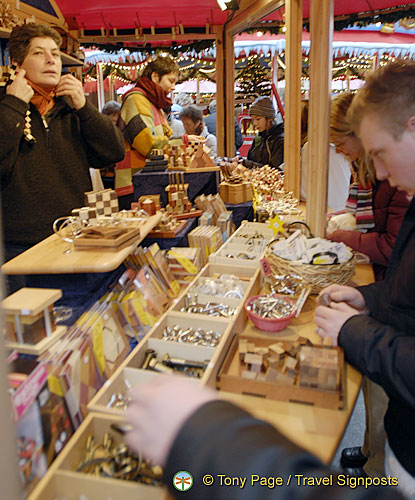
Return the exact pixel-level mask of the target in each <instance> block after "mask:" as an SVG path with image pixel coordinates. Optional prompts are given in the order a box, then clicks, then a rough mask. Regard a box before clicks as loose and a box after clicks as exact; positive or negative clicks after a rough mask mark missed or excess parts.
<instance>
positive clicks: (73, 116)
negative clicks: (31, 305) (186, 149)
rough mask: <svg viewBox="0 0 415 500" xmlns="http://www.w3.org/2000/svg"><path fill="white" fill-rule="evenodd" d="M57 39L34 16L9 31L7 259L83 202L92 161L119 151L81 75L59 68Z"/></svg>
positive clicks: (4, 111)
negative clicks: (87, 96) (13, 72)
mask: <svg viewBox="0 0 415 500" xmlns="http://www.w3.org/2000/svg"><path fill="white" fill-rule="evenodd" d="M60 44H61V37H60V35H59V33H57V31H55V30H54V29H52V28H50V27H48V26H43V25H39V24H33V23H30V24H25V25H23V26H20V27H16V28H15V29H14V30H13V32H12V34H11V37H10V58H11V60H12V62H13V63H14V64H16V66H17V72H16V75H15V79H14V80H13V81H11V82H10V83H9V84H8V85H7V86H6V87H5V88H3V89H1V90H2V93H1V94H0V175H1V198H2V200H1V201H2V217H3V233H4V240H5V251H6V252H5V253H6V260H8V259H10V258H12V257H14V256H16V255H18V254H19V253H21V252H22V251H24V250H25V249H27V248H28V247H30V246H32V245H34V244H36V243H38V242H39V241H41V240H42V239H44V238H45V237H47V236H49V235H50V234H51V233H52V224H53V221H54V220H55V219H56V218H58V217H62V216H65V215H70V214H71V210H72V209H73V208H76V207H81V206H83V205H84V192H85V191H89V190H91V180H90V176H89V167H97V168H98V167H104V166H105V165H111V164H113V163H115V162H117V161H120V160H122V158H123V157H124V144H123V139H122V136H121V133H120V131H119V130H118V129H116V127H114V126H113V124H112V123H111V120H110V119H109V118H108V117H107V116H104V115H102V114H100V113H99V112H98V110H97V109H96V108H95V106H93V105H91V104H89V103H88V102H87V101H86V99H85V95H84V91H83V88H82V83H81V82H80V81H79V80H77V79H76V78H75V77H73V76H72V75H70V74H66V75H61V70H62V62H61V58H60V51H59V47H60ZM28 118H29V119H30V120H29V121H30V127H28V126H27V123H28Z"/></svg>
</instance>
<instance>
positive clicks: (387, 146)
mask: <svg viewBox="0 0 415 500" xmlns="http://www.w3.org/2000/svg"><path fill="white" fill-rule="evenodd" d="M350 121H351V123H352V126H353V128H354V130H355V132H356V133H357V134H358V135H359V136H360V138H361V141H362V143H363V146H364V148H365V150H366V152H367V153H368V154H369V155H370V156H371V158H372V159H373V162H374V166H375V169H376V176H377V178H378V179H379V180H384V179H387V180H388V181H389V184H390V185H391V186H392V187H396V188H398V189H401V190H402V191H406V192H407V193H408V196H409V197H412V196H413V195H414V193H415V164H414V158H415V63H414V62H410V63H406V62H402V61H401V62H398V61H397V62H395V63H391V64H389V65H387V66H385V67H383V68H382V69H381V70H379V71H377V72H375V73H374V74H372V75H370V76H369V77H368V79H367V82H366V85H365V86H364V87H362V89H361V90H360V91H359V92H358V94H357V96H356V98H355V99H354V101H353V103H352V107H351V110H350ZM414 283H415V205H414V200H413V199H412V201H411V204H410V206H409V208H408V211H407V213H406V215H405V218H404V220H403V222H402V226H401V229H400V231H399V234H398V237H397V239H396V243H395V246H394V249H393V252H392V256H391V259H390V262H389V266H388V269H387V272H386V276H385V280H384V281H381V282H377V283H374V284H372V285H368V286H364V287H358V288H352V287H344V286H339V285H331V286H330V287H328V288H326V289H325V290H323V291H322V292H321V294H323V293H328V294H329V296H330V299H331V303H330V306H329V307H324V306H320V307H318V308H317V309H316V316H315V322H316V324H317V333H318V334H319V335H321V336H322V337H332V338H333V339H335V340H336V341H338V343H339V345H340V346H342V347H343V349H344V352H345V357H346V360H347V361H348V362H349V363H351V364H352V365H354V366H355V367H356V368H358V369H359V370H360V371H361V372H362V373H363V374H364V375H366V376H367V377H368V378H369V379H371V380H373V381H374V382H376V383H377V384H379V385H380V386H381V387H382V388H383V389H384V390H385V392H386V393H387V395H388V396H389V398H390V400H389V406H388V410H387V412H386V415H385V419H384V425H385V431H386V435H387V442H386V446H385V471H386V474H391V475H392V476H395V477H397V478H398V480H399V488H400V489H401V490H402V491H403V492H404V493H405V495H407V496H408V497H409V498H414V497H415V478H414V475H415V453H414V450H415V426H414V422H415V364H414V360H415V294H414Z"/></svg>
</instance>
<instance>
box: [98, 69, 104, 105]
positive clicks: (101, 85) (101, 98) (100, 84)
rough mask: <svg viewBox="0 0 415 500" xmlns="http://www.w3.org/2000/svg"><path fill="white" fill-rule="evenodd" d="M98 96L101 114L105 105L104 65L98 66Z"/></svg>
mask: <svg viewBox="0 0 415 500" xmlns="http://www.w3.org/2000/svg"><path fill="white" fill-rule="evenodd" d="M97 96H98V110H99V111H100V112H101V111H102V108H103V107H104V104H105V95H104V78H103V73H102V63H98V64H97Z"/></svg>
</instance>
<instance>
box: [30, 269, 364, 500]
mask: <svg viewBox="0 0 415 500" xmlns="http://www.w3.org/2000/svg"><path fill="white" fill-rule="evenodd" d="M222 273H226V274H234V275H236V276H238V277H239V278H240V279H241V280H243V281H245V283H246V284H247V286H246V287H245V293H244V296H243V298H242V300H241V302H240V304H239V306H238V310H237V313H236V315H235V316H234V318H233V319H230V318H218V317H210V316H205V315H201V314H194V313H191V314H188V313H185V312H180V309H181V306H182V303H183V300H184V299H183V295H181V296H180V297H178V298H177V299H176V300H175V301H174V302H173V304H172V306H171V308H170V309H169V311H167V312H166V313H165V314H164V315H163V316H162V317H161V318H160V319H159V320H158V322H157V323H156V324H155V325H154V326H153V328H152V329H151V330H150V331H149V332H148V334H147V335H146V336H145V337H144V338H143V339H142V341H141V342H140V343H139V345H138V346H137V347H136V348H135V349H134V350H133V351H132V352H131V353H130V355H129V356H128V357H127V358H126V360H125V361H124V362H123V364H122V365H121V366H120V367H119V368H118V369H117V370H116V371H115V372H114V374H113V375H112V376H111V377H110V378H109V379H108V380H107V382H105V384H104V386H103V387H102V388H101V390H100V391H99V392H98V393H97V394H96V396H95V397H94V398H93V399H92V400H91V402H90V403H89V405H88V411H89V412H90V413H89V415H88V416H87V418H86V419H85V421H84V422H83V424H82V425H81V426H80V428H79V429H78V430H77V432H76V433H75V434H74V436H73V437H72V439H71V441H70V442H69V443H68V445H67V446H66V447H65V449H64V450H63V451H62V453H61V454H60V455H59V456H58V458H57V459H56V460H55V462H54V463H53V464H52V466H51V468H50V470H49V471H48V473H47V474H46V475H45V477H44V478H43V479H42V480H41V482H40V483H39V484H38V485H37V487H36V488H35V490H34V491H33V493H32V494H31V495H30V496H29V500H38V499H39V500H40V499H42V500H49V499H52V498H54V497H55V496H57V495H59V494H61V492H62V491H63V490H62V488H64V487H65V485H68V484H69V482H70V481H73V484H74V488H73V489H71V490H70V491H69V492H68V491H64V492H65V494H66V496H68V495H69V496H68V498H69V499H70V500H72V498H73V500H75V499H77V498H78V496H77V495H79V492H82V493H84V494H86V495H87V496H88V498H89V499H90V500H98V499H100V498H102V491H105V493H106V494H107V495H109V494H113V496H114V497H117V498H118V497H122V498H125V499H127V500H128V499H129V498H132V497H131V496H130V495H132V494H134V495H135V497H136V495H137V493H138V491H139V490H140V491H139V493H140V498H149V499H153V498H160V496H159V495H160V494H164V493H165V492H164V490H163V489H159V488H154V487H149V486H143V485H139V484H136V483H128V482H126V481H120V480H116V479H108V478H102V477H94V476H88V475H86V474H83V473H81V472H75V470H76V468H77V467H78V466H79V463H80V462H81V461H82V458H83V453H84V449H85V444H86V440H87V438H88V436H90V435H93V436H94V437H96V438H97V439H101V438H102V437H103V435H104V433H105V431H107V430H108V429H109V428H110V424H111V423H114V422H115V423H117V422H118V423H120V422H123V421H124V420H123V411H124V410H122V409H115V408H110V407H109V403H110V400H111V397H113V396H114V395H115V394H117V395H118V394H119V393H124V392H125V391H126V390H127V388H128V387H129V386H130V385H136V384H140V383H145V382H146V381H147V380H149V379H151V378H152V377H153V376H155V375H156V373H155V372H153V371H148V370H143V369H141V366H142V363H143V361H144V358H145V356H146V350H147V349H154V350H155V351H156V353H157V357H158V359H160V358H162V356H163V355H164V354H165V353H167V352H168V353H169V355H171V356H178V357H181V358H186V359H191V360H194V361H206V370H205V372H204V374H203V376H202V378H200V379H195V383H199V384H202V385H206V386H210V387H215V385H216V384H217V376H218V372H219V370H220V369H221V367H222V366H224V364H225V363H224V359H225V356H226V354H227V353H228V352H229V347H230V345H231V343H232V341H233V340H234V339H236V341H238V339H239V338H240V337H241V336H246V337H249V338H250V339H251V340H253V341H254V342H255V341H257V342H258V343H263V344H264V343H265V344H267V343H270V342H273V343H274V342H278V341H291V342H295V341H296V340H297V339H298V338H299V337H302V338H306V339H309V340H310V341H311V342H312V343H313V344H316V345H320V344H321V340H320V338H319V337H318V336H317V334H316V333H315V331H314V330H315V325H314V323H313V316H314V308H315V299H316V297H315V296H312V297H310V298H309V299H308V300H307V302H306V304H305V307H304V309H303V311H302V313H301V314H300V316H299V318H298V319H294V320H293V321H292V322H291V323H290V325H289V326H288V327H287V328H286V329H285V330H283V331H281V332H279V333H273V334H269V333H264V332H261V331H259V330H258V329H257V328H255V327H254V325H253V324H252V323H251V322H250V321H248V320H247V318H246V313H245V310H244V307H243V304H244V303H245V302H246V300H247V298H248V297H250V296H253V295H256V294H258V292H259V291H260V290H261V281H260V280H261V275H260V272H259V270H258V269H253V268H247V267H239V266H233V267H232V266H229V265H225V264H224V265H222V264H207V265H206V266H205V267H204V268H203V269H202V271H201V272H200V273H199V274H198V275H197V276H196V278H195V280H194V281H193V282H192V283H190V284H189V286H188V287H187V288H186V289H185V290H184V293H187V292H188V291H189V290H191V288H192V284H194V283H196V282H197V281H198V279H200V278H202V277H207V276H209V277H212V278H216V277H218V275H219V274H222ZM372 281H373V272H372V269H371V266H368V265H358V266H357V268H356V274H355V277H354V283H355V284H359V285H362V284H367V283H370V282H372ZM175 324H179V325H180V326H181V327H182V328H187V327H190V326H194V325H195V324H197V326H198V327H201V328H209V329H212V330H216V331H218V332H220V333H221V334H222V338H221V341H220V343H219V345H217V346H216V347H201V346H194V345H189V344H185V343H179V342H171V341H165V340H162V332H163V330H164V327H165V326H166V325H169V326H173V325H175ZM361 379H362V377H361V374H360V373H358V372H357V371H356V370H355V369H353V368H352V367H351V366H349V365H347V364H346V367H345V378H344V380H345V384H344V408H343V409H341V410H339V409H337V408H336V409H330V408H321V407H316V406H314V405H312V404H300V403H297V402H292V401H275V400H272V399H267V398H264V397H255V396H252V395H246V394H234V393H231V392H226V391H223V390H220V391H219V396H220V397H222V398H224V399H226V400H229V401H233V402H235V403H236V404H238V405H240V406H241V407H243V408H246V409H247V410H249V411H250V412H251V413H253V414H254V415H255V416H257V417H259V418H262V419H264V420H266V421H268V422H270V423H272V424H273V425H274V426H275V427H277V428H278V429H279V430H280V431H281V432H282V433H283V434H284V435H285V436H286V437H288V438H289V439H291V440H293V441H294V442H296V443H298V444H299V445H301V446H302V447H304V448H306V449H307V450H309V451H310V452H312V453H314V454H315V455H317V456H318V457H319V458H320V459H321V460H322V461H323V462H325V463H329V461H330V460H331V458H332V456H333V454H334V452H335V450H336V448H337V446H338V444H339V441H340V439H341V437H342V434H343V432H344V428H345V426H346V424H347V422H348V420H349V418H350V414H351V412H352V409H353V406H354V403H355V400H356V398H357V394H358V392H359V389H360V384H361ZM96 412H98V413H96ZM111 434H113V433H112V431H111ZM114 439H116V440H117V441H118V440H120V439H121V437H120V436H114ZM150 488H152V489H150ZM112 492H113V493H112ZM71 495H72V496H71Z"/></svg>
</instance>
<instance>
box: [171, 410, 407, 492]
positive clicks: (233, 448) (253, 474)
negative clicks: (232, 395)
mask: <svg viewBox="0 0 415 500" xmlns="http://www.w3.org/2000/svg"><path fill="white" fill-rule="evenodd" d="M178 471H187V472H190V474H192V476H193V486H192V488H191V489H189V490H188V491H186V492H180V498H186V499H195V500H205V499H206V500H213V499H214V500H222V499H227V500H228V499H246V500H267V499H271V498H273V499H279V500H296V499H301V500H312V499H316V500H317V499H319V500H320V499H322V498H324V499H327V500H330V499H333V500H339V499H341V498H348V499H354V500H358V499H359V500H363V499H369V498H373V499H375V498H376V499H380V498H385V499H391V498H401V497H400V495H399V494H398V492H396V490H394V489H388V488H385V487H383V488H376V487H370V488H367V489H365V488H363V487H360V488H355V489H351V488H348V487H346V486H343V487H341V481H345V480H346V476H344V475H343V476H342V475H339V476H337V475H336V474H335V473H332V472H330V471H329V470H328V469H325V468H324V467H323V466H322V464H321V462H319V460H318V459H317V458H315V457H313V456H312V455H310V454H309V453H307V452H306V451H304V450H303V449H301V448H299V447H298V446H296V445H294V444H293V443H291V442H290V441H288V440H287V439H286V438H284V437H283V436H282V435H281V434H280V433H279V432H278V431H277V430H276V429H275V428H274V427H272V426H271V425H270V424H268V423H266V422H264V421H261V420H257V419H255V418H254V417H252V416H251V415H250V414H249V413H247V412H245V411H244V410H242V409H240V408H238V407H237V406H235V405H233V404H232V403H228V402H225V401H214V402H211V403H207V404H206V405H204V406H202V407H201V408H199V409H198V410H197V411H196V412H195V413H194V414H193V415H192V416H191V417H190V419H188V420H187V422H186V423H185V424H184V426H183V427H182V429H181V431H180V432H179V434H178V435H177V437H176V439H175V441H174V443H173V446H172V448H171V450H170V453H169V457H168V460H167V464H166V467H165V471H164V479H165V482H166V484H167V485H168V487H169V489H170V491H171V492H172V493H173V496H174V498H177V492H176V490H175V489H174V487H173V476H174V475H175V474H176V472H178ZM207 474H208V475H210V476H211V477H212V478H213V484H212V485H211V486H205V485H204V484H203V482H202V478H203V477H204V476H205V475H207ZM225 476H226V477H228V478H242V479H246V482H245V484H244V485H243V486H241V484H240V485H239V486H238V485H235V486H226V485H224V484H223V485H221V480H222V481H224V478H225ZM304 476H307V477H310V478H314V479H316V478H319V479H322V478H323V477H324V478H326V479H325V480H326V481H330V480H331V481H332V486H329V485H327V486H314V487H310V486H302V485H300V486H299V485H298V482H299V481H300V482H301V481H302V480H303V477H304ZM259 478H267V479H268V478H269V479H270V480H271V481H272V480H274V481H275V480H276V479H275V478H281V480H282V481H283V485H281V486H277V485H275V484H274V486H273V487H272V486H271V487H267V486H264V485H263V484H262V485H260V484H259V481H255V482H253V481H254V480H255V479H259ZM330 478H331V479H330ZM339 482H340V484H339ZM270 484H272V483H270ZM344 484H345V483H344Z"/></svg>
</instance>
